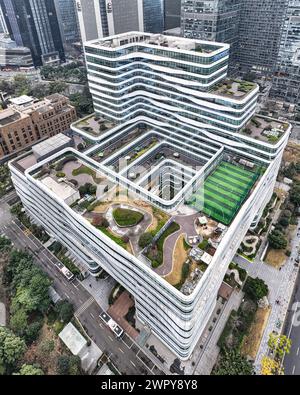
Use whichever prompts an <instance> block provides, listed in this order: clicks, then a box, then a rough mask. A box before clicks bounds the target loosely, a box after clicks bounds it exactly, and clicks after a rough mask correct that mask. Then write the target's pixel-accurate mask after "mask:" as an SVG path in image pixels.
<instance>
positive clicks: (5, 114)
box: [0, 108, 22, 126]
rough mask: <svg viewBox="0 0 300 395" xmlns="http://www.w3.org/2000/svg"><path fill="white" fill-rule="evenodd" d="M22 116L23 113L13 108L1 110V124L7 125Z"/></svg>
mask: <svg viewBox="0 0 300 395" xmlns="http://www.w3.org/2000/svg"><path fill="white" fill-rule="evenodd" d="M20 118H22V115H21V114H20V113H19V112H17V111H15V110H14V109H12V108H8V109H6V110H2V111H0V126H6V125H9V124H10V123H13V122H15V121H17V120H19V119H20Z"/></svg>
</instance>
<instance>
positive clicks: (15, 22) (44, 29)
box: [0, 0, 65, 66]
mask: <svg viewBox="0 0 300 395" xmlns="http://www.w3.org/2000/svg"><path fill="white" fill-rule="evenodd" d="M0 5H1V7H2V9H3V13H4V16H5V19H6V22H7V27H8V31H9V33H10V35H11V36H12V38H13V39H14V40H15V41H16V43H17V45H19V46H24V47H28V48H30V49H31V52H32V58H33V61H34V64H35V65H36V66H39V65H42V64H53V63H57V62H59V61H60V60H61V61H64V60H65V55H64V47H63V42H62V38H61V33H60V28H59V23H58V19H57V13H56V8H55V4H54V0H0Z"/></svg>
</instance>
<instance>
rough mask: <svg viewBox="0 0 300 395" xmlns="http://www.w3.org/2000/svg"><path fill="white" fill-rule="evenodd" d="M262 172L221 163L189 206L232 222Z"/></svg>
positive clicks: (217, 219) (223, 220) (215, 217)
mask: <svg viewBox="0 0 300 395" xmlns="http://www.w3.org/2000/svg"><path fill="white" fill-rule="evenodd" d="M259 174H260V173H259V172H253V171H250V170H246V169H244V168H243V167H242V166H237V165H234V164H232V163H229V162H225V161H223V162H221V163H220V164H219V165H218V167H217V168H216V169H215V170H214V172H213V173H212V174H210V175H209V176H208V177H207V178H206V180H205V181H204V187H201V188H200V189H199V190H198V191H197V192H196V193H194V194H193V195H192V196H191V198H190V199H189V201H188V205H189V206H191V207H193V208H194V209H196V210H197V211H202V212H204V213H205V214H206V215H208V216H209V217H211V218H213V219H214V220H216V221H218V222H222V223H223V224H225V225H229V224H230V223H231V221H232V220H233V218H234V216H235V214H236V213H237V212H238V210H239V209H240V207H241V205H242V204H243V202H244V200H245V199H246V197H247V196H248V194H249V192H250V190H251V188H252V187H253V185H254V183H255V182H256V180H257V179H258V177H259Z"/></svg>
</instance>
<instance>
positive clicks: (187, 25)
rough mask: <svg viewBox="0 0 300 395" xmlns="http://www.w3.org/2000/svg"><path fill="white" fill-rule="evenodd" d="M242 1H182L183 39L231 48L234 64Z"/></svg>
mask: <svg viewBox="0 0 300 395" xmlns="http://www.w3.org/2000/svg"><path fill="white" fill-rule="evenodd" d="M241 1H242V0H208V1H201V2H200V1H198V0H182V2H181V5H182V10H181V12H182V14H181V31H182V35H183V36H184V37H188V38H199V39H202V40H209V41H219V42H224V43H228V44H230V46H231V49H230V50H231V58H230V60H231V63H233V62H234V63H235V62H236V54H237V49H238V39H239V14H240V7H241Z"/></svg>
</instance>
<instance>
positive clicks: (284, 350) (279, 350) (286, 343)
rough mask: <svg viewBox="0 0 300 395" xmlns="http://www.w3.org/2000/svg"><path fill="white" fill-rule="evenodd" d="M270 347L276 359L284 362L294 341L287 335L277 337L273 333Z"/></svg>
mask: <svg viewBox="0 0 300 395" xmlns="http://www.w3.org/2000/svg"><path fill="white" fill-rule="evenodd" d="M268 346H269V348H270V350H271V351H272V353H273V355H274V357H275V358H277V359H279V360H282V358H283V357H284V355H285V354H289V352H290V350H291V346H292V341H291V339H289V338H288V337H287V336H285V335H276V334H275V333H271V334H270V336H269V341H268Z"/></svg>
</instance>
